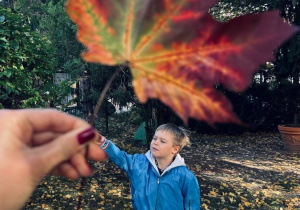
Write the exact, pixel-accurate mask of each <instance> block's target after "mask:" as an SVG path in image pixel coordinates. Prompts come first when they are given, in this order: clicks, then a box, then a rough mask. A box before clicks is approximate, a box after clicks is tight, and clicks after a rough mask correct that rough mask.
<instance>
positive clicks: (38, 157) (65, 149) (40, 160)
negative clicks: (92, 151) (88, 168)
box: [31, 127, 98, 176]
mask: <svg viewBox="0 0 300 210" xmlns="http://www.w3.org/2000/svg"><path fill="white" fill-rule="evenodd" d="M97 138H98V134H97V132H96V131H95V130H94V129H93V128H91V127H90V128H85V129H82V128H81V129H76V130H73V131H70V132H68V133H65V134H63V135H60V136H59V137H57V138H55V139H53V140H52V141H50V142H48V143H46V144H43V145H40V146H38V147H35V148H33V150H34V152H33V153H32V158H31V160H32V161H33V165H34V168H35V169H36V170H37V171H36V174H39V175H41V176H44V175H46V174H47V173H49V172H50V171H52V169H54V168H55V167H56V166H57V165H59V164H60V163H62V162H64V161H67V160H69V159H70V158H71V157H72V156H73V155H74V154H75V153H77V152H79V151H80V150H82V149H84V148H85V147H86V146H87V144H88V143H89V142H90V141H92V140H96V139H97Z"/></svg>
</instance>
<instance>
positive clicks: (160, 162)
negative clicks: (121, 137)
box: [100, 124, 200, 210]
mask: <svg viewBox="0 0 300 210" xmlns="http://www.w3.org/2000/svg"><path fill="white" fill-rule="evenodd" d="M188 143H189V137H188V135H187V133H186V131H185V130H184V129H183V128H181V127H177V126H176V125H174V124H164V125H161V126H159V127H158V128H157V129H156V131H155V134H154V137H153V139H152V141H151V145H150V150H149V151H148V152H147V153H146V154H145V155H142V154H135V155H128V154H126V153H125V152H123V151H121V150H120V149H119V148H118V147H117V146H116V145H115V144H113V143H112V142H111V141H109V140H107V139H106V138H105V137H102V139H101V140H100V145H101V148H102V149H104V150H105V152H106V153H107V154H108V156H109V159H110V160H111V161H112V162H113V163H115V164H116V165H117V166H119V167H120V168H121V169H122V170H124V171H125V172H126V173H127V174H128V176H129V179H130V187H131V194H132V202H133V203H132V204H133V207H134V209H138V210H141V209H146V210H155V209H158V210H168V209H172V210H176V209H192V210H199V209H200V190H199V185H198V181H197V179H196V177H195V175H194V174H193V173H192V172H191V171H190V170H189V169H187V167H186V166H185V163H184V160H183V158H182V157H181V156H180V155H179V154H178V153H179V151H180V150H181V149H182V148H183V147H184V146H185V145H187V144H188Z"/></svg>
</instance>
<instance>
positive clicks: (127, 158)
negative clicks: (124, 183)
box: [100, 136, 138, 177]
mask: <svg viewBox="0 0 300 210" xmlns="http://www.w3.org/2000/svg"><path fill="white" fill-rule="evenodd" d="M100 146H101V148H102V149H103V150H104V151H105V152H106V153H107V155H108V157H109V160H111V161H112V162H113V163H114V164H116V165H117V166H118V167H119V168H121V169H122V170H123V171H125V172H126V173H127V174H128V176H129V177H130V176H131V172H132V169H133V166H134V163H135V161H136V157H137V156H138V155H129V154H127V153H126V152H124V151H121V150H120V149H119V148H118V147H117V146H116V145H115V144H114V143H113V142H112V141H110V140H108V139H106V138H105V137H104V136H102V138H101V140H100Z"/></svg>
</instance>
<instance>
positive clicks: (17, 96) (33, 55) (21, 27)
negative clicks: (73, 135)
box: [0, 8, 55, 108]
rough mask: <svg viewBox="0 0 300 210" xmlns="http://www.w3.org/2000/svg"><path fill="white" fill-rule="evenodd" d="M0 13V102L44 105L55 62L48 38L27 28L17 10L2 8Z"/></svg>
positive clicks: (16, 105) (9, 105) (12, 105)
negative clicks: (14, 11)
mask: <svg viewBox="0 0 300 210" xmlns="http://www.w3.org/2000/svg"><path fill="white" fill-rule="evenodd" d="M0 14H1V18H0V19H1V21H0V26H1V27H0V78H1V79H0V87H1V88H0V92H1V94H0V106H1V108H27V107H45V106H46V105H47V102H48V100H49V93H51V94H52V89H53V87H52V83H53V82H52V78H53V74H54V68H53V66H54V64H55V59H54V58H53V54H52V49H51V46H50V42H49V41H48V40H47V38H46V37H43V36H39V35H38V34H36V33H33V32H31V30H30V27H28V26H27V25H26V24H25V22H24V18H23V16H22V15H21V14H17V13H13V12H11V10H10V9H3V8H0ZM51 88H52V89H51Z"/></svg>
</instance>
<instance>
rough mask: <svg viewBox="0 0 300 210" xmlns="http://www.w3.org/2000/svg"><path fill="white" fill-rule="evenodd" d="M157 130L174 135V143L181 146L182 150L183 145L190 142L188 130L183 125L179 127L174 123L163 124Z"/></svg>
mask: <svg viewBox="0 0 300 210" xmlns="http://www.w3.org/2000/svg"><path fill="white" fill-rule="evenodd" d="M156 131H167V132H169V133H170V134H172V135H173V137H174V138H173V139H174V142H173V144H174V145H176V146H179V147H180V149H179V151H181V150H182V148H183V147H185V146H186V145H189V144H190V138H189V136H188V132H187V130H186V129H184V128H183V127H178V126H176V125H174V124H172V123H167V124H162V125H160V126H158V127H157V129H156V130H155V132H156Z"/></svg>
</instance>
